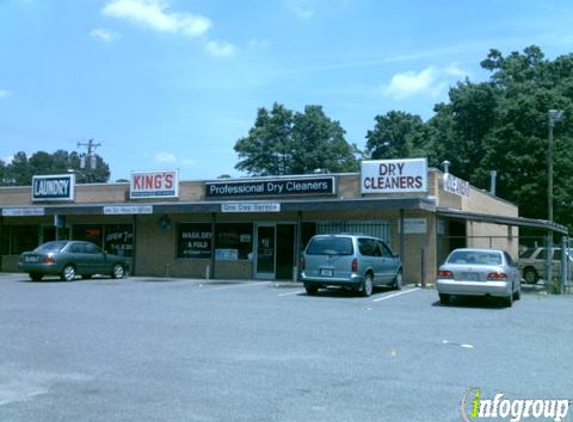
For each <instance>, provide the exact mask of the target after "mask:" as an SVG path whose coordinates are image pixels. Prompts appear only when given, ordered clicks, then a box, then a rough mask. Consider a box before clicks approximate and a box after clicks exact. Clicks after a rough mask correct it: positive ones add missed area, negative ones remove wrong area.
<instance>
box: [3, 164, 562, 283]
mask: <svg viewBox="0 0 573 422" xmlns="http://www.w3.org/2000/svg"><path fill="white" fill-rule="evenodd" d="M0 208H1V211H2V218H1V221H0V236H1V239H2V240H1V242H2V243H1V261H0V265H1V270H2V271H16V265H17V261H18V256H19V254H20V253H21V252H23V251H25V250H30V249H33V248H35V247H36V246H37V245H38V244H41V243H43V242H46V241H49V240H54V239H78V240H89V241H92V242H94V243H96V244H98V245H100V246H101V247H102V248H104V249H105V250H106V251H108V252H112V253H117V254H121V255H124V256H127V257H129V258H130V260H131V272H132V274H135V275H140V276H154V277H189V278H217V279H267V280H268V279H271V280H273V279H289V280H291V279H293V277H296V272H297V262H298V257H299V256H300V252H301V250H302V249H303V248H304V246H305V245H306V242H307V241H308V239H310V237H311V236H313V235H314V234H323V233H360V234H367V235H374V236H378V237H381V238H382V239H384V240H385V241H386V242H387V243H388V244H389V245H390V246H391V248H392V249H393V250H394V251H395V252H396V253H399V254H400V256H401V257H402V260H403V265H404V270H405V272H404V276H405V281H406V282H409V283H419V282H421V281H425V282H433V281H434V279H435V274H436V272H437V267H438V265H439V263H440V262H441V261H442V260H443V259H444V257H445V256H446V255H447V253H448V252H449V251H450V250H451V249H453V248H454V247H463V246H468V247H470V246H476V247H501V248H504V249H506V250H508V251H509V252H510V253H511V254H512V255H513V256H514V257H515V256H516V255H517V252H518V246H519V237H518V236H519V231H518V227H520V226H528V227H533V228H538V229H541V230H547V229H550V230H554V231H558V232H559V231H564V230H565V229H564V228H562V227H561V226H557V225H551V226H549V225H548V223H547V222H543V221H539V220H530V219H524V218H520V217H519V216H518V209H517V207H516V206H515V205H513V204H511V203H509V202H507V201H504V200H502V199H500V198H497V197H495V196H493V195H490V194H489V193H487V192H485V191H482V190H479V189H476V188H474V187H472V186H470V185H469V184H468V183H467V182H465V181H463V180H460V179H458V178H456V177H454V176H453V175H451V174H448V173H442V172H441V171H439V170H438V169H433V168H427V163H426V160H425V159H404V160H385V161H364V162H362V164H361V170H360V173H345V174H312V175H302V176H284V177H263V178H248V179H221V180H216V181H179V177H178V171H176V170H168V171H151V172H134V173H132V176H131V181H130V183H127V182H126V183H107V184H81V185H76V184H75V178H74V175H73V174H67V175H54V176H36V177H34V180H33V184H32V186H26V187H5V188H0Z"/></svg>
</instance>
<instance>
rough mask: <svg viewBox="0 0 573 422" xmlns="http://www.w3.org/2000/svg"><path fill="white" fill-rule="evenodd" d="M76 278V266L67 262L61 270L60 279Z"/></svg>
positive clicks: (70, 279) (69, 279)
mask: <svg viewBox="0 0 573 422" xmlns="http://www.w3.org/2000/svg"><path fill="white" fill-rule="evenodd" d="M74 278H76V268H75V267H74V266H73V265H72V264H68V265H66V266H65V267H64V269H63V270H62V280H64V281H72V280H73V279H74Z"/></svg>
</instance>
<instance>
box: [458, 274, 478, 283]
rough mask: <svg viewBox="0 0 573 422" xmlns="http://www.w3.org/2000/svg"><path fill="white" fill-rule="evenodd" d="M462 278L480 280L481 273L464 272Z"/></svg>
mask: <svg viewBox="0 0 573 422" xmlns="http://www.w3.org/2000/svg"><path fill="white" fill-rule="evenodd" d="M462 280H465V281H479V273H462Z"/></svg>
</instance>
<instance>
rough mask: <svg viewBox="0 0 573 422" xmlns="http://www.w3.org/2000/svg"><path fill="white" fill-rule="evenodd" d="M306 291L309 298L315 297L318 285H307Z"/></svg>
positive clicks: (305, 286)
mask: <svg viewBox="0 0 573 422" xmlns="http://www.w3.org/2000/svg"><path fill="white" fill-rule="evenodd" d="M304 289H305V290H306V294H307V295H309V296H314V295H316V294H317V293H318V286H317V285H316V284H305V285H304Z"/></svg>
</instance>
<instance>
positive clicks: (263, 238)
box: [255, 224, 276, 279]
mask: <svg viewBox="0 0 573 422" xmlns="http://www.w3.org/2000/svg"><path fill="white" fill-rule="evenodd" d="M275 244H276V227H275V225H274V224H273V225H265V226H263V225H259V226H257V260H256V266H255V276H256V278H266V279H274V278H275V266H276V263H275Z"/></svg>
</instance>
